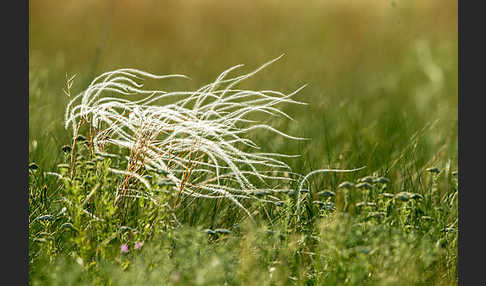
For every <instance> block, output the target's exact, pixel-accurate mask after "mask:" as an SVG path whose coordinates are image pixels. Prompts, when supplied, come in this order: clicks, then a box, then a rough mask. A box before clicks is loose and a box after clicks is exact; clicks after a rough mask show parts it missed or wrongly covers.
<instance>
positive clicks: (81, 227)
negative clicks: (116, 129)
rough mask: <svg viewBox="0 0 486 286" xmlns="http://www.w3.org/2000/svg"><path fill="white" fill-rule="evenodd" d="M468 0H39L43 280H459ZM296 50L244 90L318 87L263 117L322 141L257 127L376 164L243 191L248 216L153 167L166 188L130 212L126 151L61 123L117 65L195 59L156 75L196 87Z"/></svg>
mask: <svg viewBox="0 0 486 286" xmlns="http://www.w3.org/2000/svg"><path fill="white" fill-rule="evenodd" d="M457 12H458V8H457V1H439V0H436V1H418V0H416V1H415V0H414V1H391V0H382V1H378V0H374V1H357V0H355V1H317V0H313V1H289V0H285V1H274V0H264V1H215V0H207V1H196V0H187V1H173V0H169V1H149V0H142V1H94V0H89V1H62V2H59V1H36V0H31V1H30V15H29V18H30V21H29V163H30V164H29V283H30V284H31V285H456V284H457V282H458V277H457V275H458V272H457V225H458V212H457V210H458V207H457V200H458V178H457V168H458V143H457V141H458V103H457V99H458V55H457V54H458V29H457V26H458V22H457V20H458V19H457ZM282 54H284V56H283V57H282V58H281V59H279V60H278V61H276V62H274V63H273V64H271V65H270V66H268V67H266V68H265V69H264V70H262V71H260V72H258V73H257V74H255V75H254V76H252V77H251V78H248V79H247V80H245V81H242V82H241V83H240V84H239V85H238V87H239V88H241V89H251V90H277V91H281V92H283V93H286V94H287V93H291V92H293V91H295V90H296V89H298V88H299V87H301V86H302V85H304V84H307V86H306V87H305V88H304V89H302V90H300V91H299V92H298V93H297V94H296V95H295V96H293V98H294V99H295V100H297V101H301V102H305V103H307V105H296V104H287V103H282V104H279V105H278V108H279V109H280V110H282V111H284V112H285V113H287V114H289V115H290V116H291V117H292V118H293V120H289V119H287V118H285V117H272V116H267V115H265V114H260V115H255V119H258V120H260V121H261V122H263V123H264V124H268V125H270V126H272V127H274V128H276V129H278V130H281V131H283V132H285V133H286V134H289V135H292V136H296V137H305V138H308V140H292V139H288V138H285V137H282V136H279V135H276V134H275V133H272V132H270V131H268V130H253V131H251V132H249V133H247V134H245V136H246V137H247V138H248V139H251V140H252V141H253V142H255V143H256V144H257V145H258V146H260V148H261V150H260V151H262V152H269V153H279V154H298V155H299V157H295V158H283V159H282V160H283V161H285V163H286V164H288V165H289V166H290V167H291V168H292V171H293V172H295V173H298V174H302V175H306V174H308V173H310V172H312V171H314V170H318V169H355V168H360V167H364V168H363V169H360V170H359V171H355V172H346V173H318V174H314V175H312V176H310V177H309V179H308V182H306V184H305V189H303V190H301V192H300V194H299V192H298V183H299V182H294V183H291V184H284V185H282V186H279V187H280V188H282V189H287V191H283V192H279V193H271V192H261V193H258V194H255V195H254V196H251V197H250V198H246V199H241V200H240V202H241V204H242V205H243V206H244V207H245V208H246V209H247V210H248V211H249V213H250V214H251V216H252V219H251V218H250V217H249V216H248V215H247V213H246V212H244V211H243V210H242V209H241V208H239V207H237V206H235V204H234V203H233V202H232V201H231V200H229V199H225V198H222V199H207V198H194V197H191V196H188V195H184V194H181V193H180V188H183V186H174V185H171V184H170V183H167V181H166V180H165V179H166V178H164V176H163V175H161V174H158V173H156V172H154V171H151V170H143V171H141V172H143V173H140V174H141V175H143V176H144V178H146V179H147V180H148V181H149V182H150V184H151V185H152V186H153V194H154V197H155V198H156V201H157V202H158V203H154V202H153V201H151V200H147V199H143V198H129V199H127V204H126V207H124V208H122V209H121V208H120V207H119V206H117V205H116V204H115V203H114V200H115V195H114V194H115V192H116V190H117V188H118V187H119V186H120V184H121V183H122V181H123V175H120V174H114V173H112V172H109V169H110V168H117V169H124V168H126V167H127V164H126V162H125V161H124V160H123V159H122V156H118V157H115V156H113V157H109V156H92V155H93V154H91V153H90V150H91V149H90V148H91V147H90V142H89V140H83V139H84V138H86V137H89V136H88V135H86V133H82V134H83V135H84V138H83V137H81V138H78V139H79V140H76V141H75V142H73V130H72V129H65V128H64V120H65V117H64V116H65V111H66V105H67V104H68V102H69V100H70V99H71V98H72V97H73V96H74V95H75V94H78V93H80V92H82V91H83V90H85V89H86V88H87V87H88V86H89V84H90V83H91V81H92V80H93V79H94V78H95V77H97V76H98V75H100V74H102V73H103V72H107V71H110V70H115V69H120V68H135V69H140V70H144V71H147V72H150V73H153V74H158V75H165V74H184V75H187V76H189V77H190V79H165V80H150V81H148V82H147V85H148V86H149V87H150V88H155V89H162V90H167V91H176V90H185V91H194V90H197V89H198V88H199V87H201V86H203V85H206V84H208V83H211V82H213V81H214V80H215V79H216V78H217V77H218V75H219V74H220V73H221V72H223V71H224V70H226V69H228V68H230V67H232V66H235V65H238V64H244V66H243V67H241V68H240V69H238V71H234V74H235V75H238V74H241V73H248V72H251V71H253V70H254V69H256V68H258V67H259V66H261V65H262V64H264V63H266V62H268V61H270V60H272V59H274V58H277V57H278V56H280V55H282ZM73 76H75V77H74V78H73V80H72V81H71V83H72V85H71V86H70V87H69V88H68V87H67V84H68V83H67V82H68V79H70V78H71V77H73ZM66 91H68V93H69V94H71V95H70V96H68V95H66ZM83 132H84V131H83ZM73 148H74V149H75V151H73ZM120 154H121V153H120ZM121 155H122V154H121ZM71 171H72V174H71ZM134 185H135V186H134V188H137V189H138V190H141V191H146V190H145V189H144V188H145V187H144V185H143V184H136V183H134ZM258 187H263V186H260V185H259V186H258ZM292 190H293V191H292ZM296 190H297V191H296ZM299 197H301V198H302V201H301V204H300V205H299V206H298V203H297V202H298V198H299ZM269 198H271V199H272V200H277V201H278V203H269V202H268V200H269ZM124 247H126V248H127V249H122V248H124Z"/></svg>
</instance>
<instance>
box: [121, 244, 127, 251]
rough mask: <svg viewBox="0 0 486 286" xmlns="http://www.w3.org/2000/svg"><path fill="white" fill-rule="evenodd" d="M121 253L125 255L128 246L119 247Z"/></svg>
mask: <svg viewBox="0 0 486 286" xmlns="http://www.w3.org/2000/svg"><path fill="white" fill-rule="evenodd" d="M120 250H121V252H123V253H127V252H128V245H126V244H122V245H121V247H120Z"/></svg>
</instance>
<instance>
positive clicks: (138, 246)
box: [135, 241, 143, 249]
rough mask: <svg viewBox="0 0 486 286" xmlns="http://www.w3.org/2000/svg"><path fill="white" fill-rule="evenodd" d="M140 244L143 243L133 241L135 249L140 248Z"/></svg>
mask: <svg viewBox="0 0 486 286" xmlns="http://www.w3.org/2000/svg"><path fill="white" fill-rule="evenodd" d="M142 245H143V243H142V242H140V241H137V243H135V249H140V248H142Z"/></svg>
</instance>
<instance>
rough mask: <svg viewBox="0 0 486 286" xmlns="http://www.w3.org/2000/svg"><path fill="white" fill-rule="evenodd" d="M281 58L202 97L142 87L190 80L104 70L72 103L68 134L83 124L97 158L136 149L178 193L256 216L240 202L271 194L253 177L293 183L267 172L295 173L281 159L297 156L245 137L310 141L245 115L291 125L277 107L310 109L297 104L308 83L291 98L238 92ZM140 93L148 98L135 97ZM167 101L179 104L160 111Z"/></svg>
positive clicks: (218, 83) (223, 80)
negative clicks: (114, 149)
mask: <svg viewBox="0 0 486 286" xmlns="http://www.w3.org/2000/svg"><path fill="white" fill-rule="evenodd" d="M282 56H283V55H282ZM282 56H280V57H278V58H276V59H273V60H271V61H269V62H267V63H265V64H264V65H262V66H260V67H259V68H257V69H256V70H254V71H252V72H250V73H247V74H244V75H240V76H236V77H232V78H227V76H228V74H229V73H230V72H232V71H234V70H235V69H237V68H239V67H241V66H243V65H237V66H234V67H232V68H229V69H227V70H226V71H224V72H223V73H221V74H220V75H219V76H218V77H217V78H216V80H215V81H214V82H212V83H210V84H207V85H205V86H203V87H201V88H200V89H198V90H196V91H175V92H167V91H161V90H145V89H143V84H142V83H141V81H142V80H143V79H169V78H188V77H187V76H185V75H179V74H174V75H154V74H151V73H148V72H144V71H141V70H137V69H129V68H125V69H118V70H114V71H110V72H106V73H103V74H101V75H100V76H98V77H96V78H95V79H94V80H93V81H92V82H91V84H90V85H89V87H88V88H87V89H86V90H85V91H83V92H81V93H80V94H78V95H77V96H75V97H74V98H73V99H72V100H71V101H70V102H69V103H68V105H67V108H66V115H65V128H66V129H68V128H70V127H71V128H72V129H73V133H74V134H73V136H74V137H76V136H77V135H78V134H77V132H78V130H79V127H80V126H81V124H83V122H84V123H87V124H88V125H90V126H91V128H93V129H94V130H96V133H95V134H94V137H93V141H92V142H93V148H94V151H95V152H98V153H105V154H106V153H108V154H109V151H107V150H106V149H105V148H104V146H107V145H114V146H118V147H120V148H124V149H127V150H137V152H139V153H140V154H141V156H142V157H143V162H142V163H140V164H143V166H145V167H146V168H151V169H155V170H162V171H164V172H165V174H166V177H167V178H168V179H169V180H171V181H172V183H173V184H175V185H176V186H178V187H179V188H180V192H182V193H184V194H186V195H189V196H194V197H203V198H222V197H224V198H228V199H230V200H231V201H233V202H234V203H235V204H236V205H238V206H239V207H240V208H242V209H243V210H244V211H245V212H246V213H247V214H248V215H249V216H250V217H251V215H250V213H249V212H248V210H247V209H246V208H245V207H243V205H241V203H240V202H239V201H238V199H241V198H247V197H249V195H251V194H252V193H254V192H257V191H260V190H265V191H271V188H266V189H258V188H257V187H256V186H255V185H254V184H253V183H252V182H251V180H252V179H251V178H257V179H258V180H260V181H261V182H263V183H264V185H267V186H269V185H268V182H269V181H271V180H276V181H281V180H292V179H289V178H286V177H282V176H269V175H266V174H265V173H267V171H265V170H264V169H265V168H272V169H273V171H279V170H281V171H282V172H283V171H284V170H285V171H287V172H288V171H290V167H289V166H288V165H287V164H286V163H284V162H282V161H281V160H279V158H286V157H287V158H289V157H295V156H298V155H285V154H277V153H263V152H251V151H254V150H258V149H260V147H259V146H258V145H257V144H256V143H255V142H253V141H252V140H250V139H248V138H244V136H245V134H247V133H248V132H250V131H252V130H255V129H263V130H266V131H268V132H273V133H275V134H278V135H280V136H283V137H285V138H288V139H293V140H304V139H305V138H299V137H295V136H291V135H288V134H286V133H284V132H282V131H280V130H277V129H275V128H273V127H271V126H269V125H267V124H262V123H259V122H256V121H253V120H249V119H248V118H247V116H248V115H249V114H252V113H256V112H263V113H265V114H268V115H271V116H279V115H280V116H284V117H286V118H288V119H290V120H292V118H291V117H290V116H289V115H288V114H286V113H285V112H283V111H281V110H279V109H277V108H276V107H275V106H276V105H277V104H279V103H291V104H305V103H302V102H299V101H295V100H293V99H291V97H292V96H294V95H295V94H296V93H298V92H299V91H300V90H302V89H303V88H304V87H305V85H304V86H302V87H300V88H298V89H297V90H295V91H294V92H292V93H289V94H284V93H282V92H279V91H274V90H259V91H253V90H241V89H234V87H235V86H236V85H237V84H238V83H240V82H241V81H243V80H245V79H247V78H249V77H251V76H253V75H255V74H256V73H257V72H258V71H260V70H262V69H263V68H265V67H267V66H268V65H270V64H271V63H273V62H275V61H276V60H278V59H280V58H281V57H282ZM135 95H142V96H143V98H142V99H139V100H134V99H133V98H130V96H135ZM162 99H173V101H174V100H175V102H173V103H169V104H164V105H157V104H156V102H157V101H159V100H162ZM243 147H245V148H243ZM127 160H130V158H127ZM111 171H113V172H118V173H123V174H125V175H128V176H132V177H134V178H136V179H138V180H139V181H141V182H142V183H143V184H144V185H145V186H146V187H147V189H150V186H149V183H148V182H147V181H146V180H145V179H144V178H143V177H141V176H140V175H138V174H136V173H133V172H131V171H130V170H127V171H121V170H114V169H111ZM187 176H190V177H187ZM297 176H299V177H302V176H301V175H297ZM306 178H307V177H306Z"/></svg>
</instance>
